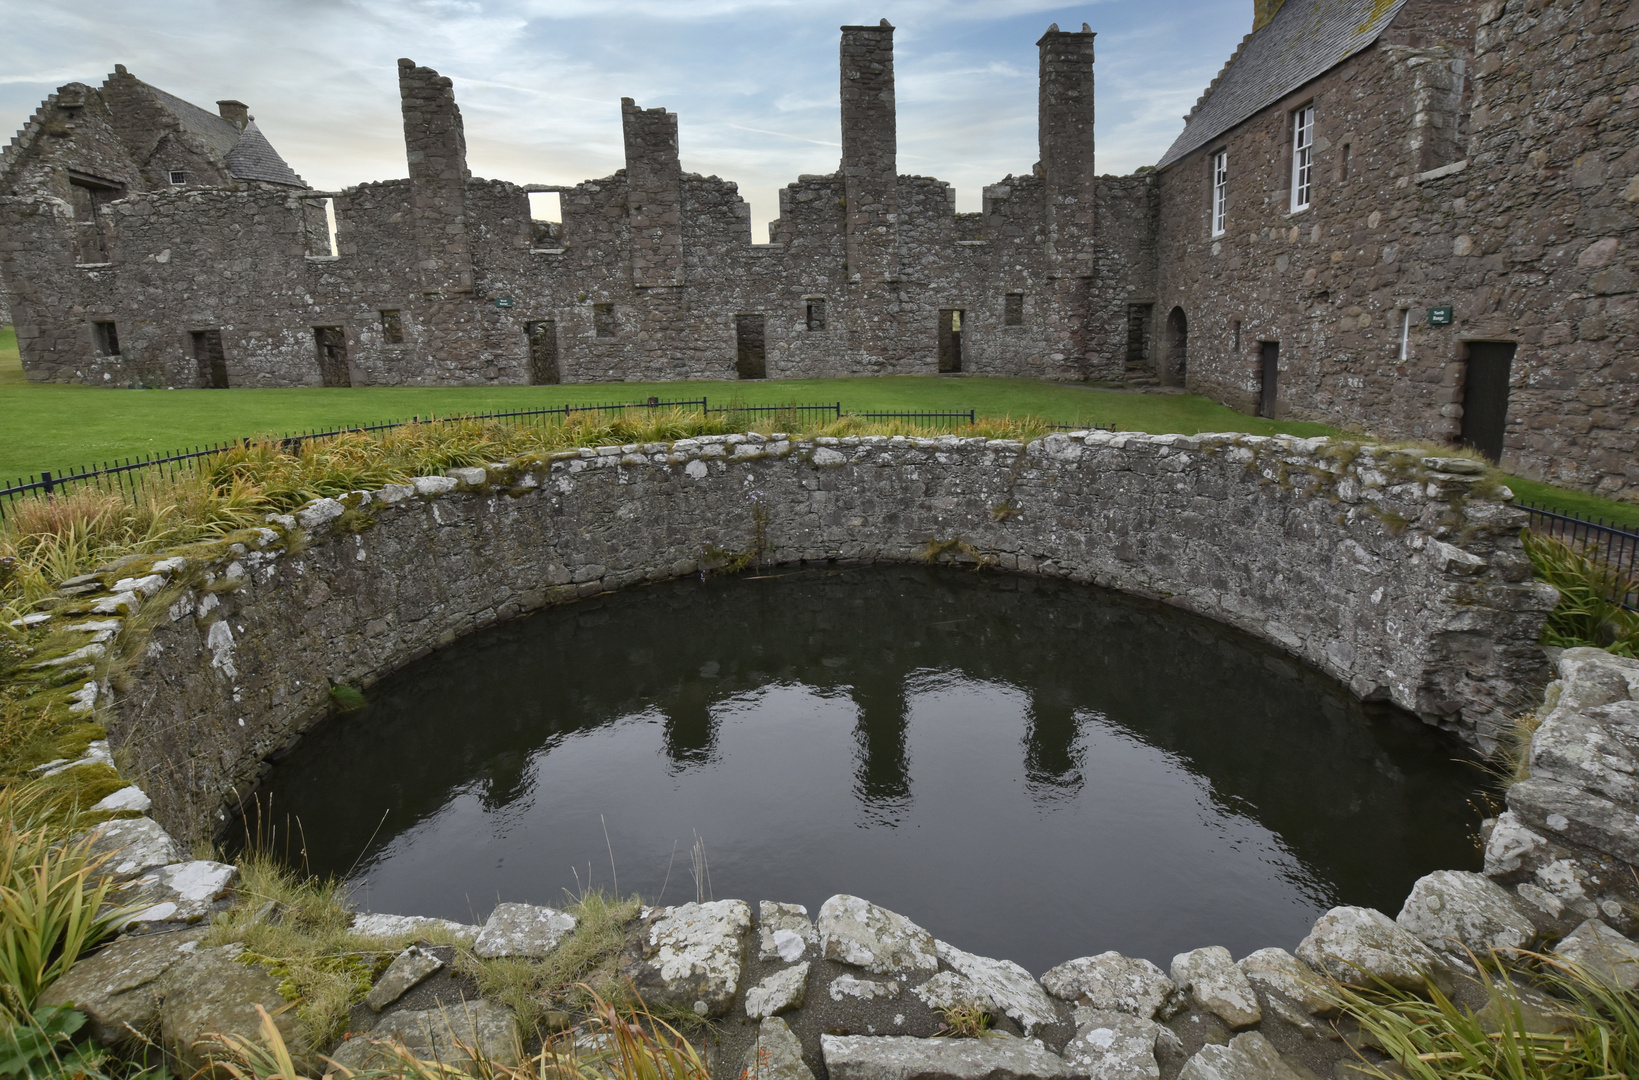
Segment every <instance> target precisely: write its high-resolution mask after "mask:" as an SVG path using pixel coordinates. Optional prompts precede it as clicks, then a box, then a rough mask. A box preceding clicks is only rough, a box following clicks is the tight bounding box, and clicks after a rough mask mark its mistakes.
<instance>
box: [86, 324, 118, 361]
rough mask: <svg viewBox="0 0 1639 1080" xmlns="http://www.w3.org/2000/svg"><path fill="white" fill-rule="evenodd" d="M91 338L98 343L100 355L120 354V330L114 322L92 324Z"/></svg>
mask: <svg viewBox="0 0 1639 1080" xmlns="http://www.w3.org/2000/svg"><path fill="white" fill-rule="evenodd" d="M91 336H92V338H93V339H94V340H95V341H96V344H97V353H98V355H100V356H118V355H119V354H120V335H119V329H118V328H117V327H116V326H115V325H114V324H113V323H112V322H94V323H92V324H91Z"/></svg>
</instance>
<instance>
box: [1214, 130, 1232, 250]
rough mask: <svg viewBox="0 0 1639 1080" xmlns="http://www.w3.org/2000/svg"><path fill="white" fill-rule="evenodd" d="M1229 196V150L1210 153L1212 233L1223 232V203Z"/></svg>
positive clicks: (1218, 234) (1219, 234)
mask: <svg viewBox="0 0 1639 1080" xmlns="http://www.w3.org/2000/svg"><path fill="white" fill-rule="evenodd" d="M1228 196H1229V151H1228V150H1220V151H1218V152H1217V153H1216V154H1213V155H1212V235H1213V236H1222V235H1223V234H1224V223H1225V221H1226V215H1225V213H1224V208H1225V204H1226V202H1227V200H1228Z"/></svg>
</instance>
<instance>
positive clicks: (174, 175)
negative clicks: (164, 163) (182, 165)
mask: <svg viewBox="0 0 1639 1080" xmlns="http://www.w3.org/2000/svg"><path fill="white" fill-rule="evenodd" d="M165 175H166V178H167V179H168V180H170V182H171V183H173V184H186V183H187V182H188V171H187V170H186V169H172V170H170V172H168V173H166V174H165Z"/></svg>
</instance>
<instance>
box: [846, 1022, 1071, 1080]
mask: <svg viewBox="0 0 1639 1080" xmlns="http://www.w3.org/2000/svg"><path fill="white" fill-rule="evenodd" d="M820 1052H821V1054H823V1055H824V1058H825V1070H826V1072H827V1073H828V1074H829V1075H830V1078H831V1080H1070V1078H1071V1077H1074V1076H1076V1075H1078V1074H1077V1071H1076V1068H1075V1067H1074V1066H1072V1065H1071V1064H1070V1063H1069V1062H1067V1061H1065V1060H1064V1059H1063V1058H1061V1057H1059V1056H1058V1055H1057V1054H1055V1053H1053V1052H1052V1051H1050V1050H1047V1049H1045V1048H1044V1047H1042V1046H1041V1044H1040V1043H1038V1042H1036V1041H1035V1040H1033V1039H1015V1038H1012V1037H1011V1036H1008V1035H1004V1034H1001V1033H997V1034H995V1035H991V1036H988V1037H986V1038H983V1039H918V1038H915V1037H913V1036H910V1035H821V1036H820Z"/></svg>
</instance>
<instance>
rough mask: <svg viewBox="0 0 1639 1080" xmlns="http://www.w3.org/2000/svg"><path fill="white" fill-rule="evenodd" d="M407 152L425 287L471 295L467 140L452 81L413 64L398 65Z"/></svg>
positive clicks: (418, 249) (418, 265) (412, 210)
mask: <svg viewBox="0 0 1639 1080" xmlns="http://www.w3.org/2000/svg"><path fill="white" fill-rule="evenodd" d="M398 94H399V99H400V103H401V106H402V108H403V111H404V152H405V157H406V158H407V159H408V160H409V164H410V212H411V215H412V225H413V227H414V229H415V235H416V247H417V252H418V254H419V256H420V257H419V260H418V262H417V269H418V270H419V271H420V274H421V287H422V289H423V290H424V291H426V292H429V293H445V292H455V293H470V292H471V291H472V288H473V285H472V248H471V244H470V242H469V240H468V238H467V180H468V178H469V177H470V175H471V174H470V173H468V172H467V137H466V132H465V130H464V129H463V128H462V126H461V110H460V109H458V108H457V107H456V105H455V89H454V87H453V86H452V84H451V83H450V80H448V79H446V78H444V77H443V76H441V75H439V74H438V72H436V71H434V70H433V69H432V68H425V67H416V65H415V62H414V61H413V60H400V61H399V62H398Z"/></svg>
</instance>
